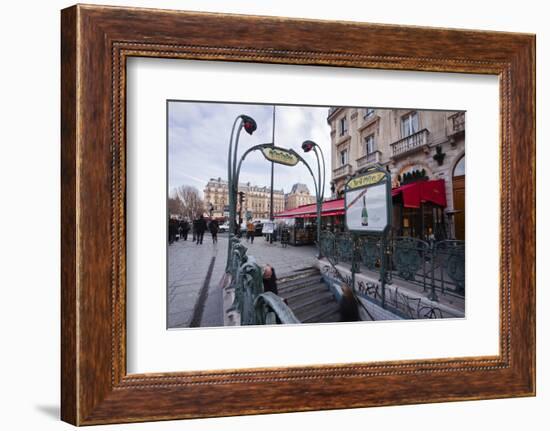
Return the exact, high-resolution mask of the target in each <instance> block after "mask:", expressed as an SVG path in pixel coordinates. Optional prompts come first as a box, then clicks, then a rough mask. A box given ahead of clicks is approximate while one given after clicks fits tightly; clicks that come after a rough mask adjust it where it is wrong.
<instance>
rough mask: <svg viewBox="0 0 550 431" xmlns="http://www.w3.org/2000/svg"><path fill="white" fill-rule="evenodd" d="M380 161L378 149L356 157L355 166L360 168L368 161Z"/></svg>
mask: <svg viewBox="0 0 550 431" xmlns="http://www.w3.org/2000/svg"><path fill="white" fill-rule="evenodd" d="M379 162H380V151H373V152H372V153H369V154H365V155H364V156H362V157H359V158H358V159H357V167H358V168H362V167H365V166H366V165H368V164H369V163H379Z"/></svg>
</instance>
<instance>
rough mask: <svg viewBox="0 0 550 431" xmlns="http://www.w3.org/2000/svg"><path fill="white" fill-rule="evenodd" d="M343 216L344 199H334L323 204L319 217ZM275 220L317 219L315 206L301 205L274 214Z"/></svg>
mask: <svg viewBox="0 0 550 431" xmlns="http://www.w3.org/2000/svg"><path fill="white" fill-rule="evenodd" d="M342 214H344V199H335V200H332V201H326V202H323V205H322V206H321V216H322V217H326V216H333V215H342ZM273 217H275V218H312V217H317V204H308V205H302V206H300V207H297V208H293V209H291V210H286V211H281V212H280V213H277V214H274V215H273Z"/></svg>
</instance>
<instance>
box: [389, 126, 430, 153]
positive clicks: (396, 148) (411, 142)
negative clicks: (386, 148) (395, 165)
mask: <svg viewBox="0 0 550 431" xmlns="http://www.w3.org/2000/svg"><path fill="white" fill-rule="evenodd" d="M429 133H430V132H429V131H428V129H422V130H420V131H418V132H416V133H413V134H412V135H409V136H407V137H405V138H402V139H400V140H399V141H396V142H394V143H393V144H391V154H392V157H393V158H396V157H401V156H404V155H405V154H409V153H412V152H414V151H419V150H427V149H428V135H429Z"/></svg>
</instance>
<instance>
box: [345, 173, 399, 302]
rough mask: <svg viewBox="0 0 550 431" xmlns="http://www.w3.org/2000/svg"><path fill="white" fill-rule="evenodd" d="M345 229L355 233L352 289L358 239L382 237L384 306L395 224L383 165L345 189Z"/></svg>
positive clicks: (356, 176) (351, 182) (347, 185)
mask: <svg viewBox="0 0 550 431" xmlns="http://www.w3.org/2000/svg"><path fill="white" fill-rule="evenodd" d="M344 207H345V218H346V227H347V229H348V230H349V231H350V232H351V233H352V237H353V253H352V263H351V278H352V287H353V288H355V273H356V272H359V271H358V268H357V266H358V265H357V263H356V257H355V255H356V253H355V250H356V249H357V244H356V243H357V237H358V236H359V235H366V234H369V235H376V236H380V280H381V284H382V289H381V290H382V307H384V306H385V297H386V268H387V253H386V248H387V237H388V232H389V231H390V229H391V224H392V213H393V209H392V198H391V176H390V174H389V172H387V171H386V170H385V169H384V168H383V167H382V166H381V165H378V164H373V165H370V166H368V167H367V168H365V169H363V170H361V171H359V172H358V173H357V174H355V175H354V176H353V177H351V178H350V179H349V180H348V182H347V183H346V185H345V187H344Z"/></svg>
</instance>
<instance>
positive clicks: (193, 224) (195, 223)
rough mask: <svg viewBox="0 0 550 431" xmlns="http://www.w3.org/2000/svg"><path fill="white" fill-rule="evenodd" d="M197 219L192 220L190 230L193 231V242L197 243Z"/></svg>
mask: <svg viewBox="0 0 550 431" xmlns="http://www.w3.org/2000/svg"><path fill="white" fill-rule="evenodd" d="M198 222H199V220H198V219H195V220H193V223H192V229H193V242H195V241H197V223H198Z"/></svg>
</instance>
